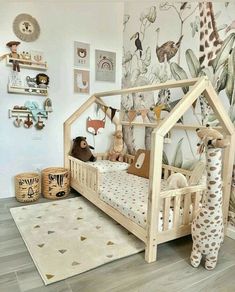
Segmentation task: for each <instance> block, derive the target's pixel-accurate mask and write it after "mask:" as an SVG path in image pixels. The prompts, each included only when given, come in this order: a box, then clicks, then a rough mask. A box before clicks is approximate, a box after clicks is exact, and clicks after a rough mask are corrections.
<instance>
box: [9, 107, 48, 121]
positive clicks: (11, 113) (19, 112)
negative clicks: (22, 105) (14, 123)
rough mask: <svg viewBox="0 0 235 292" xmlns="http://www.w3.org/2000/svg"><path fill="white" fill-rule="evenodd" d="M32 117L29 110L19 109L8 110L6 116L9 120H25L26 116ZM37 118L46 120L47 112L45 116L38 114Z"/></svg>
mask: <svg viewBox="0 0 235 292" xmlns="http://www.w3.org/2000/svg"><path fill="white" fill-rule="evenodd" d="M28 115H29V116H30V117H32V113H31V111H30V110H21V109H9V110H8V116H9V118H17V117H20V118H27V116H28ZM37 116H40V118H42V119H48V111H46V116H45V115H43V114H41V113H40V112H39V113H38V114H37Z"/></svg>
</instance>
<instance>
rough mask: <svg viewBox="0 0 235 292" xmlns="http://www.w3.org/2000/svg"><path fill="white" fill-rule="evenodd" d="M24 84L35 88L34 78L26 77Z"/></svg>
mask: <svg viewBox="0 0 235 292" xmlns="http://www.w3.org/2000/svg"><path fill="white" fill-rule="evenodd" d="M26 83H27V85H28V87H33V88H35V87H37V83H36V77H30V76H26Z"/></svg>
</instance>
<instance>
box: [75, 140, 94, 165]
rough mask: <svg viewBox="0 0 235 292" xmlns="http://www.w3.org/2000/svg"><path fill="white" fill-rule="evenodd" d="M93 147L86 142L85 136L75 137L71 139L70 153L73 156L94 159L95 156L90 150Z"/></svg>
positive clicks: (85, 159)
mask: <svg viewBox="0 0 235 292" xmlns="http://www.w3.org/2000/svg"><path fill="white" fill-rule="evenodd" d="M90 148H91V149H94V147H92V146H90V145H88V144H87V141H86V137H81V136H79V137H77V138H75V139H73V148H72V151H71V154H72V156H73V157H75V158H77V159H80V160H82V161H84V162H86V161H96V157H94V155H93V154H92V152H91V150H90Z"/></svg>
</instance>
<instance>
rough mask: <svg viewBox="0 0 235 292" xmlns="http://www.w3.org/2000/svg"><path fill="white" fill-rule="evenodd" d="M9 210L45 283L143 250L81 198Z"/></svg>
mask: <svg viewBox="0 0 235 292" xmlns="http://www.w3.org/2000/svg"><path fill="white" fill-rule="evenodd" d="M10 211H11V214H12V217H13V218H14V220H15V223H16V225H17V227H18V229H19V231H20V234H21V236H22V238H23V240H24V242H25V244H26V246H27V248H28V250H29V253H30V254H31V257H32V259H33V261H34V263H35V265H36V267H37V269H38V271H39V273H40V275H41V277H42V279H43V281H44V283H45V284H46V285H47V284H50V283H53V282H56V281H60V280H63V279H66V278H68V277H71V276H74V275H77V274H80V273H83V272H85V271H88V270H90V269H93V268H96V267H98V266H100V265H103V264H105V263H108V262H111V261H113V260H116V259H120V258H122V257H126V256H129V255H132V254H135V253H138V252H140V251H142V250H143V249H144V245H143V243H142V242H141V241H140V240H138V239H137V238H136V237H135V236H133V235H132V234H131V233H129V232H128V231H127V230H126V229H124V228H123V227H122V226H120V225H119V224H117V223H116V222H115V221H114V220H112V219H111V218H110V217H108V216H107V215H105V214H104V213H103V212H101V211H100V210H99V209H98V208H96V207H95V206H93V205H92V204H91V203H90V202H88V201H87V200H86V199H84V198H82V197H76V198H72V199H66V200H61V201H53V202H49V203H41V204H35V205H29V206H23V207H17V208H11V209H10Z"/></svg>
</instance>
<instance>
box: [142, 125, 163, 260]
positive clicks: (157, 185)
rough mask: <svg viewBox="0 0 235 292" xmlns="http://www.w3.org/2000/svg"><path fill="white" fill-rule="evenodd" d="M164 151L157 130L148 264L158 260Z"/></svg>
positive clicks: (153, 149)
mask: <svg viewBox="0 0 235 292" xmlns="http://www.w3.org/2000/svg"><path fill="white" fill-rule="evenodd" d="M162 151H163V136H161V135H158V134H157V133H156V130H154V131H153V132H152V135H151V154H150V173H149V195H148V209H147V226H146V227H147V230H146V236H147V238H146V249H145V260H146V261H147V262H148V263H151V262H154V261H156V258H157V230H158V217H159V210H160V192H161V175H162Z"/></svg>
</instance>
